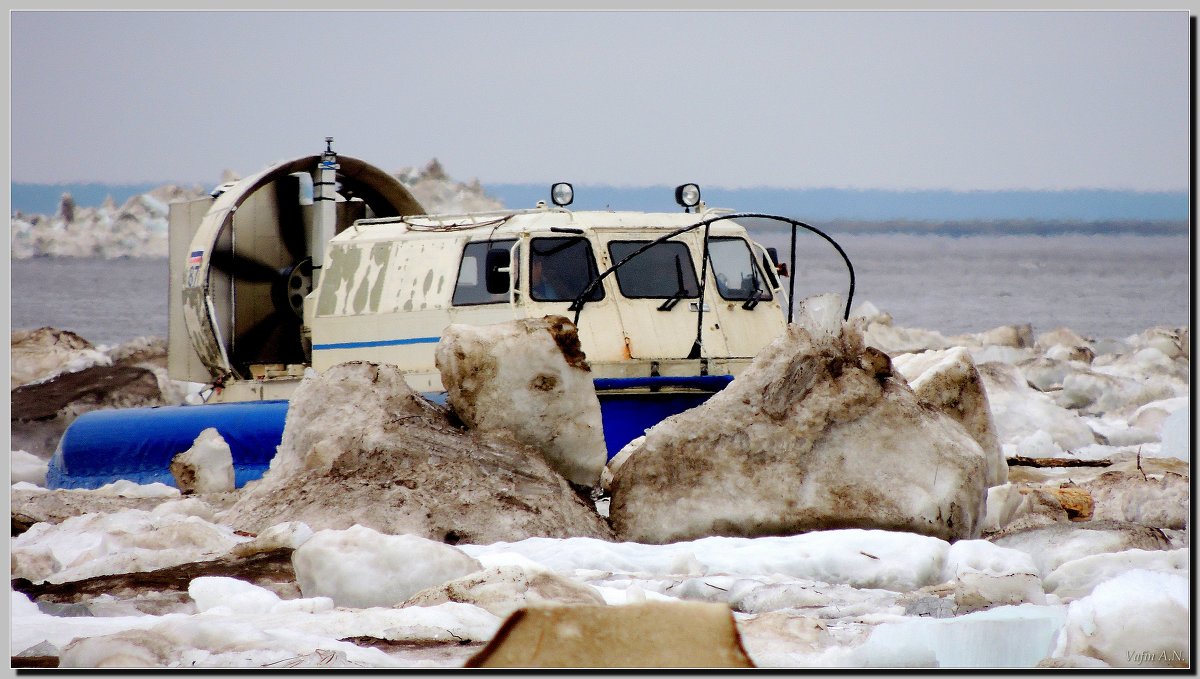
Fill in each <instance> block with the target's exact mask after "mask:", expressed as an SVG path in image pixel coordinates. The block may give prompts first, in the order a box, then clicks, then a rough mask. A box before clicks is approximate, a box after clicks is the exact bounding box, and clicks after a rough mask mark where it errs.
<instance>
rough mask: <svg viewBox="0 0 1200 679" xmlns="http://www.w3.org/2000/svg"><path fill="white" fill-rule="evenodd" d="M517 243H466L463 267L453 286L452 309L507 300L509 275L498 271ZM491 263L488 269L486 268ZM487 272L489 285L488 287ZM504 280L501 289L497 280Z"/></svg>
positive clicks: (508, 241) (461, 265)
mask: <svg viewBox="0 0 1200 679" xmlns="http://www.w3.org/2000/svg"><path fill="white" fill-rule="evenodd" d="M516 242H517V241H516V240H493V241H482V242H477V243H467V247H465V248H463V256H462V264H460V265H459V267H458V282H457V283H455V285H454V297H453V298H452V300H451V302H452V303H453V304H454V305H455V306H468V305H471V304H496V303H498V302H507V301H508V287H507V286H508V283H507V280H508V274H507V273H505V272H502V271H497V269H498V268H500V267H501V266H508V265H509V263H508V261H507V260H508V253H509V250H510V249H511V248H512V246H513V244H514V243H516ZM489 264H490V269H489ZM489 273H490V276H491V279H492V281H491V283H492V284H491V285H490V286H489V285H488V282H489V281H488V277H489ZM501 277H502V278H503V281H504V286H503V289H500V286H498V285H497V280H498V279H499V278H501Z"/></svg>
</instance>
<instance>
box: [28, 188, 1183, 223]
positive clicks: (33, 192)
mask: <svg viewBox="0 0 1200 679" xmlns="http://www.w3.org/2000/svg"><path fill="white" fill-rule="evenodd" d="M165 183H166V182H163V183H158V184H154V183H141V184H103V183H78V182H77V183H61V184H42V183H26V182H14V183H12V184H11V196H12V204H11V206H10V212H11V213H16V212H21V213H23V214H26V215H31V214H44V215H53V214H54V213H55V212H56V211H57V210H58V205H59V201H60V199H61V198H62V195H63V193H70V194H71V197H72V199H73V200H74V202H75V204H76V206H79V207H99V206H100V205H101V204H102V203H103V202H104V200H105V198H106V197H108V196H111V197H112V199H113V201H114V202H115V203H116V204H117V205H122V204H124V203H125V201H127V200H128V199H129V198H131V197H133V196H136V195H139V194H142V193H147V192H149V191H151V190H152V189H155V188H157V187H159V186H162V185H164V184H165ZM214 185H215V184H214ZM483 188H484V191H485V192H486V193H487V195H489V196H491V197H494V198H496V199H498V200H500V201H501V202H502V203H503V204H504V205H506V206H507V207H509V208H532V207H534V206H536V205H537V202H538V201H539V200H547V199H548V197H549V184H546V185H543V184H485V185H484V187H483ZM701 190H702V194H703V199H704V201H705V202H706V203H707V204H708V205H710V206H719V207H728V208H731V209H735V210H742V211H753V212H765V213H771V214H781V215H786V216H792V217H795V218H797V219H801V220H804V221H806V222H809V223H811V224H813V225H814V226H819V225H822V224H823V225H826V226H829V227H830V228H835V229H842V228H846V229H848V230H853V231H855V232H859V233H867V232H885V231H886V232H892V231H895V230H896V229H897V228H898V229H899V231H900V232H913V233H928V232H931V231H935V232H936V231H938V227H936V226H933V225H936V224H942V225H955V226H953V227H952V228H949V230H943V231H944V232H946V233H963V234H965V233H981V232H983V233H996V232H998V231H996V229H995V228H994V227H988V228H983V227H980V226H962V225H979V224H985V223H986V224H1003V225H1005V226H1004V229H1005V230H1015V232H1017V233H1039V232H1040V231H1039V230H1038V229H1037V228H1035V227H1033V226H1030V225H1032V224H1046V223H1055V224H1070V225H1071V226H1068V227H1062V228H1057V229H1055V230H1054V232H1055V233H1108V232H1113V230H1114V229H1116V230H1117V231H1120V232H1142V233H1171V234H1176V233H1187V232H1188V228H1187V223H1188V218H1189V212H1188V209H1189V195H1188V193H1187V192H1185V191H1166V192H1141V191H1118V190H1107V189H1075V190H1066V191H1018V190H1012V191H928V190H922V191H897V190H882V189H830V188H823V189H780V188H746V189H722V188H716V187H714V188H711V189H706V188H704V186H703V184H701ZM571 208H572V209H575V210H607V209H615V210H637V211H674V210H678V209H679V207H678V206H677V205H675V203H674V191H673V188H672V187H667V186H638V187H612V186H600V185H587V184H577V185H576V187H575V203H574V204H572V205H571ZM851 224H854V225H867V224H872V225H882V224H890V225H892V226H890V227H883V226H870V227H867V226H854V227H850V226H849V225H851ZM1022 224H1026V225H1025V226H1022ZM1079 225H1085V226H1079ZM1132 225H1150V226H1136V227H1134V226H1132ZM1179 225H1183V226H1182V227H1180V226H1179Z"/></svg>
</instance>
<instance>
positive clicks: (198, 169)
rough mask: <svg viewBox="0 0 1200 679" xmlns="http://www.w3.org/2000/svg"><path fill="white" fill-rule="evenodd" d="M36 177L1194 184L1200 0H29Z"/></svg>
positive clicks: (22, 68)
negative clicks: (317, 164) (1026, 7)
mask: <svg viewBox="0 0 1200 679" xmlns="http://www.w3.org/2000/svg"><path fill="white" fill-rule="evenodd" d="M10 16H11V32H12V36H11V38H12V39H11V49H12V52H11V78H12V80H11V98H10V101H11V146H10V148H11V154H12V155H11V163H12V167H11V176H12V179H13V180H14V181H26V182H57V181H105V182H142V181H148V182H157V181H186V182H193V181H195V182H201V183H206V184H207V183H215V181H216V180H217V178H218V177H219V175H220V172H221V170H223V169H225V168H230V169H233V170H235V171H237V172H239V173H241V174H249V173H251V172H254V171H256V170H258V169H260V168H262V167H263V166H265V165H267V164H269V163H271V162H273V161H277V160H283V159H286V158H293V157H298V156H302V155H307V154H310V153H317V152H319V151H320V150H321V149H322V147H323V142H322V140H323V138H324V137H325V136H326V135H329V136H333V137H334V138H335V142H334V148H335V150H337V151H339V152H341V153H344V154H346V155H350V156H354V157H356V158H360V159H362V160H365V161H367V162H369V163H372V164H374V165H378V166H380V167H382V168H384V169H385V170H396V169H399V168H401V167H404V166H409V165H421V164H424V163H425V162H426V161H427V160H428V159H430V158H432V157H434V156H436V157H437V158H439V159H440V160H441V161H442V163H443V165H444V166H445V167H446V169H447V171H448V172H449V173H450V174H451V175H452V176H453V177H455V178H458V179H464V180H465V179H468V178H470V177H478V178H479V179H480V180H481V181H483V182H484V183H485V184H487V183H501V182H550V181H556V180H567V181H574V182H576V183H592V184H596V183H604V184H614V185H646V184H656V185H675V184H678V183H681V182H684V181H696V182H699V183H701V184H702V185H710V186H724V187H731V188H732V187H744V186H775V187H856V188H893V189H895V188H899V189H943V188H948V189H960V190H968V189H1008V188H1030V189H1060V188H1083V187H1090V188H1118V189H1137V190H1171V191H1178V190H1186V188H1187V185H1188V173H1189V144H1190V139H1189V130H1190V118H1189V115H1190V114H1189V104H1190V100H1189V87H1190V81H1189V59H1190V50H1191V47H1190V44H1189V23H1188V15H1187V13H1186V12H1181V11H1173V12H1128V11H1126V12H899V13H891V12H870V11H867V12H754V13H728V12H654V13H647V12H613V13H596V12H572V13H554V12H538V13H530V12H502V13H483V12H436V13H435V12H420V13H414V12H229V11H220V12H99V13H90V12H27V11H23V12H13V13H12V14H11V15H10Z"/></svg>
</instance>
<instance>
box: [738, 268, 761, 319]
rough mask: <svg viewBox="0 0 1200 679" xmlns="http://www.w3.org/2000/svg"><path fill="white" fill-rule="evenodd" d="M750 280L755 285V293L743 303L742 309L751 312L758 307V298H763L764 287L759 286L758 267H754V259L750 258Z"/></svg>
mask: <svg viewBox="0 0 1200 679" xmlns="http://www.w3.org/2000/svg"><path fill="white" fill-rule="evenodd" d="M743 280H745V279H743ZM750 280H751V282H752V283H753V284H754V292H753V293H751V294H750V297H748V298H747V299H746V301H745V302H742V308H743V309H746V310H750V309H753V308H754V307H756V306H758V302H759V299H758V298H759V297H762V293H763V289H762V286H761V285H759V284H758V267H757V266H755V265H754V258H753V257H751V258H750Z"/></svg>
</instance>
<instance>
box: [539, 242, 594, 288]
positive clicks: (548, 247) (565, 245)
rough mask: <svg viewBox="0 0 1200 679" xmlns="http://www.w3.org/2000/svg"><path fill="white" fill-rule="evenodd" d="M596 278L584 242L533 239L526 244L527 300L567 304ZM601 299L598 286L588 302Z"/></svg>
mask: <svg viewBox="0 0 1200 679" xmlns="http://www.w3.org/2000/svg"><path fill="white" fill-rule="evenodd" d="M598 277H599V272H597V271H596V256H595V255H594V254H592V245H591V243H589V242H588V240H587V239H586V238H577V237H576V238H534V239H533V240H531V241H530V242H529V296H530V297H532V298H533V299H535V300H537V301H539V302H570V301H573V300H574V299H575V298H576V297H578V296H579V295H580V294H582V293H583V290H584V288H586V287H587V286H588V283H590V282H592V281H593V280H594V279H596V278H598ZM603 298H604V288H603V286H600V285H597V286H596V287H595V288H593V289H592V293H591V294H590V295H588V300H589V301H594V300H598V299H603Z"/></svg>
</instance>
